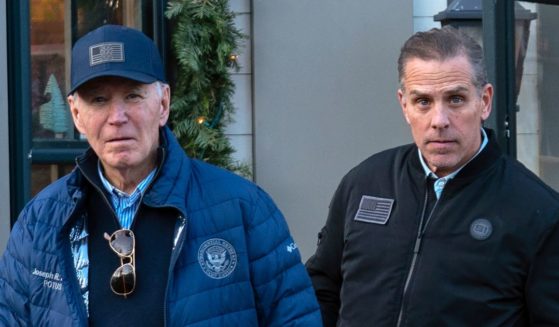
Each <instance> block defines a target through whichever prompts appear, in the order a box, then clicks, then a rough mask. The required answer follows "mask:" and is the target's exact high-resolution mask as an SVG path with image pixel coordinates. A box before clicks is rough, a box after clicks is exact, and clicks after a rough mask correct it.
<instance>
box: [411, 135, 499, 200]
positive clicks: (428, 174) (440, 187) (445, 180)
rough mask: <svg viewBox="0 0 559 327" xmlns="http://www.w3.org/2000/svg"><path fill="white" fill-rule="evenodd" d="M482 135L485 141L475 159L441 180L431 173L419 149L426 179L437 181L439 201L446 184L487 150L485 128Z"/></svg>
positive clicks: (436, 187) (436, 190)
mask: <svg viewBox="0 0 559 327" xmlns="http://www.w3.org/2000/svg"><path fill="white" fill-rule="evenodd" d="M481 135H482V139H483V140H482V142H481V146H480V147H479V150H478V151H477V152H476V154H475V155H474V156H473V157H471V158H470V160H468V161H467V162H466V163H465V164H463V165H462V166H461V167H460V168H458V169H456V170H455V171H453V172H452V173H450V174H448V175H446V176H445V177H441V178H439V177H438V176H437V175H436V174H435V173H433V172H432V171H431V169H429V166H427V164H426V163H425V160H424V159H423V155H422V154H421V150H419V148H418V149H417V152H418V154H419V161H420V162H421V166H423V170H424V171H425V178H426V179H427V178H429V177H431V178H434V179H435V183H434V184H433V188H434V189H435V194H436V195H437V199H439V198H440V197H441V194H442V193H443V190H444V187H445V186H446V183H448V181H450V180H451V179H453V178H454V177H455V176H456V175H457V174H458V172H460V170H462V168H464V166H466V165H467V164H468V163H469V162H470V161H472V160H473V159H474V158H475V157H477V156H478V154H479V153H480V152H481V151H482V150H483V149H484V148H485V146H486V145H487V143H488V142H489V139H488V138H487V133H485V131H484V130H483V128H482V129H481Z"/></svg>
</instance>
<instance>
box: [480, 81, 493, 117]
mask: <svg viewBox="0 0 559 327" xmlns="http://www.w3.org/2000/svg"><path fill="white" fill-rule="evenodd" d="M481 105H482V108H481V119H482V120H483V121H485V120H486V119H487V118H489V115H490V114H491V108H492V105H493V85H491V84H489V83H487V84H486V85H485V86H484V87H483V91H482V94H481Z"/></svg>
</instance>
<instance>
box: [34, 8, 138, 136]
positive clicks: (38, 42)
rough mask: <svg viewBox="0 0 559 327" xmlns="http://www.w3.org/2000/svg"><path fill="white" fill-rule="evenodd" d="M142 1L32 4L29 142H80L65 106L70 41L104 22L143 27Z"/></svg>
mask: <svg viewBox="0 0 559 327" xmlns="http://www.w3.org/2000/svg"><path fill="white" fill-rule="evenodd" d="M141 3H142V1H135V0H104V1H99V0H74V1H71V0H31V1H30V11H31V12H30V17H31V26H30V40H31V81H32V82H31V84H32V85H31V119H32V128H33V132H32V133H33V134H32V136H33V140H34V141H39V140H43V141H44V140H52V141H60V140H65V141H68V140H79V139H80V137H79V135H78V133H77V131H75V129H74V125H73V122H72V118H71V115H70V112H69V109H68V106H67V104H66V92H67V90H68V89H69V81H70V79H69V77H70V75H69V65H70V54H71V48H72V44H73V41H75V40H76V39H78V38H79V37H80V36H82V35H83V34H85V33H87V32H89V31H91V30H92V29H94V28H96V27H98V26H100V25H103V24H121V25H127V26H131V27H134V28H138V29H141V28H142V26H141V7H140V4H141Z"/></svg>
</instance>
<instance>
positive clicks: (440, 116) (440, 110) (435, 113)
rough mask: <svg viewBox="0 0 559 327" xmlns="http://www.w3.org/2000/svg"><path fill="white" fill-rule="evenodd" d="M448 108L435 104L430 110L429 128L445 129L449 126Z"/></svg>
mask: <svg viewBox="0 0 559 327" xmlns="http://www.w3.org/2000/svg"><path fill="white" fill-rule="evenodd" d="M448 115H449V112H448V108H447V107H446V106H445V105H444V104H441V103H438V104H435V106H434V107H433V109H432V115H431V127H433V128H447V127H448V126H449V125H450V120H449V117H448Z"/></svg>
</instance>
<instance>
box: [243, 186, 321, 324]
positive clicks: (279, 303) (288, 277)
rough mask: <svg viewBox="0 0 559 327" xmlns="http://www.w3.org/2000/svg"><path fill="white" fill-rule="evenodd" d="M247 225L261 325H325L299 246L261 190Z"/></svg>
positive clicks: (251, 266)
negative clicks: (302, 261)
mask: <svg viewBox="0 0 559 327" xmlns="http://www.w3.org/2000/svg"><path fill="white" fill-rule="evenodd" d="M250 221H251V223H250V225H249V226H247V229H248V230H247V235H248V248H249V252H250V253H249V260H250V269H251V276H252V283H253V285H254V288H255V290H256V301H257V310H258V319H259V325H260V326H268V327H274V326H277V327H280V326H281V327H290V326H291V327H295V326H301V327H302V326H305V327H313V326H322V322H321V317H320V311H319V307H318V303H317V301H316V298H315V294H314V290H313V288H312V285H311V281H310V279H309V276H308V275H307V272H306V270H305V267H304V266H303V264H302V263H301V256H300V254H299V250H298V249H297V245H296V244H295V242H294V241H293V239H292V237H291V235H290V233H289V229H288V227H287V223H286V222H285V219H284V217H283V216H282V214H281V213H280V211H279V210H278V209H277V207H276V206H275V205H274V203H273V202H272V200H271V199H270V198H269V197H268V195H266V194H265V193H264V192H263V191H261V190H258V195H257V199H256V204H255V207H254V211H253V214H252V217H251V220H250Z"/></svg>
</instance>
